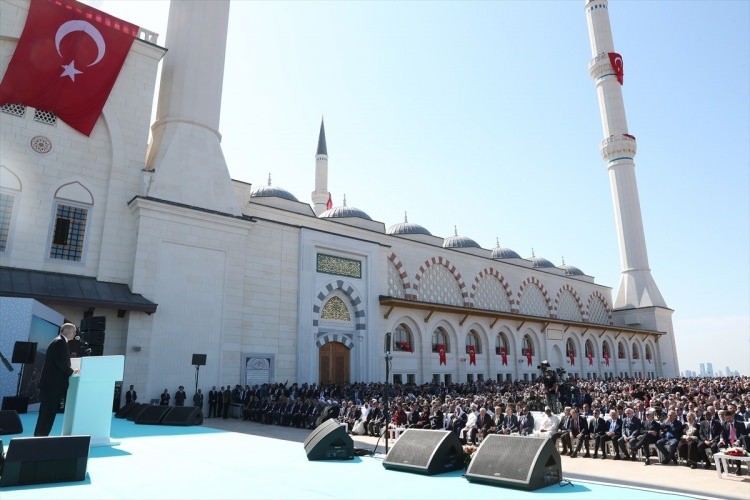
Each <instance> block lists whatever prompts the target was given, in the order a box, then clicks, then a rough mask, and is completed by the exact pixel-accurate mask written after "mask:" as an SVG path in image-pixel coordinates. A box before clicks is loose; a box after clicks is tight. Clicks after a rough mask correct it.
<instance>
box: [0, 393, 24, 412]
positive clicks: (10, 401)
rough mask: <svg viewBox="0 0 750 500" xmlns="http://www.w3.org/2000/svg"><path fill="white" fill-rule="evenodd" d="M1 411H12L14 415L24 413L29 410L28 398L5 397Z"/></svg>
mask: <svg viewBox="0 0 750 500" xmlns="http://www.w3.org/2000/svg"><path fill="white" fill-rule="evenodd" d="M2 409H3V410H14V411H15V412H16V413H26V412H27V411H28V410H29V398H28V396H5V397H4V398H3V406H2Z"/></svg>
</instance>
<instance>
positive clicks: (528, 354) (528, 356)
mask: <svg viewBox="0 0 750 500" xmlns="http://www.w3.org/2000/svg"><path fill="white" fill-rule="evenodd" d="M526 364H527V365H529V366H531V349H526Z"/></svg>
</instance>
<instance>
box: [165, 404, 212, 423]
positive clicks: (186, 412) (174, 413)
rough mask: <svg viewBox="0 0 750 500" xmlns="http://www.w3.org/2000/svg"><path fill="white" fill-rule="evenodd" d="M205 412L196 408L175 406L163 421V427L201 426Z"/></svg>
mask: <svg viewBox="0 0 750 500" xmlns="http://www.w3.org/2000/svg"><path fill="white" fill-rule="evenodd" d="M202 423H203V412H202V411H201V409H200V408H198V407H196V406H175V407H174V408H172V410H171V411H170V412H169V413H167V414H166V415H165V416H164V418H162V420H161V425H201V424H202Z"/></svg>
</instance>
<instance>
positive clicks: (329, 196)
mask: <svg viewBox="0 0 750 500" xmlns="http://www.w3.org/2000/svg"><path fill="white" fill-rule="evenodd" d="M332 208H333V200H332V199H331V192H330V191H329V192H328V201H327V202H326V210H330V209H332Z"/></svg>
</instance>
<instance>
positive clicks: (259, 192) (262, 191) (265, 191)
mask: <svg viewBox="0 0 750 500" xmlns="http://www.w3.org/2000/svg"><path fill="white" fill-rule="evenodd" d="M250 198H283V199H285V200H289V201H296V202H299V200H298V199H297V198H296V197H295V196H294V195H293V194H292V193H290V192H289V191H287V190H286V189H284V188H282V187H278V186H272V185H271V174H268V185H267V186H260V187H257V188H255V189H253V190H252V191H251V192H250Z"/></svg>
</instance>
